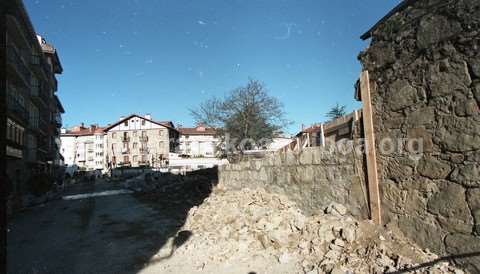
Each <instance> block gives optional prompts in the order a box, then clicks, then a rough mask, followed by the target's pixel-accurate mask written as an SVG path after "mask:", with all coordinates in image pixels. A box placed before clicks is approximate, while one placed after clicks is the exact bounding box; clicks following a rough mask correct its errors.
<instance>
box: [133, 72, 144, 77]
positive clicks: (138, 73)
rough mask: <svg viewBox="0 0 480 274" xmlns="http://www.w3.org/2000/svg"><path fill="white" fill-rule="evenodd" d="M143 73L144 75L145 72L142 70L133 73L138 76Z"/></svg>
mask: <svg viewBox="0 0 480 274" xmlns="http://www.w3.org/2000/svg"><path fill="white" fill-rule="evenodd" d="M143 75H145V72H143V71H140V72H137V73H135V76H137V77H138V76H143Z"/></svg>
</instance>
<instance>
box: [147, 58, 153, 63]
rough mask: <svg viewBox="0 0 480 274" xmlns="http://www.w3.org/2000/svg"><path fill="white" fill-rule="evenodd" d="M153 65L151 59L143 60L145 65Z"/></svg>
mask: <svg viewBox="0 0 480 274" xmlns="http://www.w3.org/2000/svg"><path fill="white" fill-rule="evenodd" d="M152 63H153V60H152V59H147V60H145V64H152Z"/></svg>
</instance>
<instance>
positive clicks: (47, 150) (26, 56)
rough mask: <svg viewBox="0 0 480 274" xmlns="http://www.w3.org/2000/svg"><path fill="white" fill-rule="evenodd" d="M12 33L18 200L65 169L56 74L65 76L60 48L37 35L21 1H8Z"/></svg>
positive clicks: (11, 143) (10, 141)
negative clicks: (37, 180) (39, 179)
mask: <svg viewBox="0 0 480 274" xmlns="http://www.w3.org/2000/svg"><path fill="white" fill-rule="evenodd" d="M5 6H6V13H5V14H6V15H5V16H2V18H1V19H0V20H5V22H4V23H5V24H4V25H5V26H6V32H4V33H2V34H1V35H4V36H5V37H3V41H5V42H6V43H5V44H6V57H7V58H6V64H7V67H6V72H7V73H6V99H7V100H6V101H7V102H6V105H7V107H6V114H7V128H6V129H5V130H4V131H3V132H4V134H6V137H7V145H6V154H7V176H8V179H9V181H10V193H11V195H12V197H19V196H21V195H22V194H25V193H27V192H28V191H29V186H28V185H27V182H28V181H29V180H30V178H33V177H34V176H37V175H38V174H45V175H49V176H50V177H51V178H52V177H54V176H55V172H56V171H57V170H58V169H59V167H58V166H55V164H61V157H60V155H59V146H58V141H59V140H58V136H59V133H60V131H59V129H60V127H61V123H62V121H61V113H63V112H64V110H63V107H62V105H61V103H60V100H58V97H57V96H56V92H57V80H56V78H55V74H59V73H62V70H63V69H62V66H61V64H60V60H59V58H58V55H57V51H56V49H55V48H54V47H53V46H52V45H50V44H48V43H47V42H46V41H45V39H43V38H41V37H39V36H37V35H36V33H35V30H34V28H33V25H32V23H31V21H30V18H29V16H28V14H27V12H26V9H25V7H24V5H23V3H22V1H20V0H14V1H8V2H7V3H6V4H5Z"/></svg>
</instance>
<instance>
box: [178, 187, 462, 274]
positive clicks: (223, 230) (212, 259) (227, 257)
mask: <svg viewBox="0 0 480 274" xmlns="http://www.w3.org/2000/svg"><path fill="white" fill-rule="evenodd" d="M182 229H183V230H188V231H191V232H192V236H191V238H190V239H189V240H188V241H187V242H186V243H185V244H183V245H182V246H181V247H179V248H178V250H176V254H183V255H185V256H194V255H192V254H198V253H199V251H201V253H202V255H201V257H202V259H201V260H203V264H204V265H205V264H220V263H234V262H235V261H237V260H240V258H241V257H245V256H249V257H257V256H261V257H269V256H270V257H272V256H273V257H275V258H276V261H277V263H278V264H292V263H294V264H295V266H296V267H295V269H297V270H298V271H297V272H298V273H309V274H314V273H389V272H391V273H395V271H399V270H407V269H408V270H409V273H426V272H428V273H457V274H458V273H463V272H462V271H461V270H458V269H456V268H454V267H452V266H451V265H450V264H449V263H448V262H444V261H441V260H437V259H438V257H437V256H436V255H434V254H432V253H430V252H428V250H421V249H419V248H418V247H417V246H416V245H415V244H414V243H413V242H411V241H409V240H408V239H406V238H405V237H403V235H402V234H401V232H400V231H399V230H397V229H396V228H394V227H392V228H389V227H387V228H383V227H381V228H378V227H377V226H375V225H373V224H372V223H371V222H369V221H362V222H359V221H357V220H355V219H354V218H352V217H351V216H349V215H348V212H347V209H346V208H345V207H344V206H342V205H339V204H331V205H329V206H328V207H327V208H326V209H325V211H324V212H319V213H318V214H316V215H313V216H305V215H304V214H302V212H301V211H300V210H299V209H298V208H297V207H296V205H295V204H294V203H293V202H291V201H289V200H288V199H287V198H286V197H284V196H280V195H274V194H270V193H267V192H265V190H263V189H261V188H259V189H255V190H252V189H247V188H244V189H242V190H239V191H226V190H225V189H224V188H222V186H221V185H219V186H217V187H215V188H214V192H213V194H212V195H210V196H209V197H208V198H206V199H205V201H204V202H203V204H201V205H200V206H199V207H193V208H191V210H190V211H189V213H188V218H187V221H186V223H185V225H184V226H183V227H182ZM188 254H190V255H188ZM435 260H437V261H438V262H436V263H435V264H432V265H427V266H425V267H423V266H421V267H420V266H419V265H420V264H422V263H426V262H432V261H435Z"/></svg>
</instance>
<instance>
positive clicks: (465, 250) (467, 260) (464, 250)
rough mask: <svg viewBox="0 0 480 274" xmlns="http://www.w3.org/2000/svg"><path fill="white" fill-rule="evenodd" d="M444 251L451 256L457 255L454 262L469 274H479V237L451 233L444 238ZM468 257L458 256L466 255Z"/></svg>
mask: <svg viewBox="0 0 480 274" xmlns="http://www.w3.org/2000/svg"><path fill="white" fill-rule="evenodd" d="M445 245H446V251H447V252H448V253H449V254H451V255H457V256H456V257H455V258H454V261H455V262H456V263H457V264H460V265H461V266H462V267H464V268H465V269H466V270H467V271H469V272H470V273H480V256H478V255H476V256H475V254H474V253H478V251H479V250H480V237H475V236H473V235H468V234H460V233H453V234H449V235H447V236H446V237H445ZM468 254H470V256H458V255H468Z"/></svg>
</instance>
